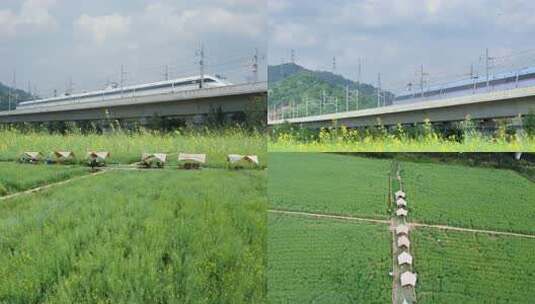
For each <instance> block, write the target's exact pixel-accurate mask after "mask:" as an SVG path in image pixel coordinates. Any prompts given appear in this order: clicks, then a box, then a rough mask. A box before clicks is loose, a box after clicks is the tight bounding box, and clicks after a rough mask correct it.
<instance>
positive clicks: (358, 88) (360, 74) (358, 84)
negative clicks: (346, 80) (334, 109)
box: [357, 58, 362, 111]
mask: <svg viewBox="0 0 535 304" xmlns="http://www.w3.org/2000/svg"><path fill="white" fill-rule="evenodd" d="M361 76H362V59H361V58H359V67H358V74H357V111H358V109H359V98H360V77H361Z"/></svg>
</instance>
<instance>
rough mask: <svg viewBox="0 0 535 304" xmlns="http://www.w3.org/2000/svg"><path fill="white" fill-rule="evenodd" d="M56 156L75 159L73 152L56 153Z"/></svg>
mask: <svg viewBox="0 0 535 304" xmlns="http://www.w3.org/2000/svg"><path fill="white" fill-rule="evenodd" d="M54 154H55V155H56V157H58V158H71V157H74V152H71V151H55V152H54Z"/></svg>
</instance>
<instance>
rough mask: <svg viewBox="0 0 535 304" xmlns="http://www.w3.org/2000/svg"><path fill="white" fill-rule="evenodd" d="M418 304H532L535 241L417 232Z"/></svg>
mask: <svg viewBox="0 0 535 304" xmlns="http://www.w3.org/2000/svg"><path fill="white" fill-rule="evenodd" d="M411 237H412V239H413V244H414V247H413V248H414V250H415V267H416V272H417V273H418V280H419V282H418V284H419V285H418V288H417V295H418V298H419V303H424V304H425V303H467V304H470V303H474V304H476V303H531V302H533V299H534V298H535V289H534V288H533V286H532V285H533V282H534V281H535V264H534V263H533V260H534V259H535V240H531V239H523V238H515V237H492V236H488V235H481V234H478V235H475V234H471V233H464V232H442V231H438V230H428V229H417V230H415V231H414V232H413V233H412V234H411Z"/></svg>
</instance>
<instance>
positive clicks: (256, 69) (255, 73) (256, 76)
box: [253, 49, 258, 82]
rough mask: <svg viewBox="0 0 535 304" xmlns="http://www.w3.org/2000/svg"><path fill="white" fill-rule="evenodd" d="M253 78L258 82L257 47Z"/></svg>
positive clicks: (254, 57)
mask: <svg viewBox="0 0 535 304" xmlns="http://www.w3.org/2000/svg"><path fill="white" fill-rule="evenodd" d="M253 79H254V82H258V49H255V53H254V56H253Z"/></svg>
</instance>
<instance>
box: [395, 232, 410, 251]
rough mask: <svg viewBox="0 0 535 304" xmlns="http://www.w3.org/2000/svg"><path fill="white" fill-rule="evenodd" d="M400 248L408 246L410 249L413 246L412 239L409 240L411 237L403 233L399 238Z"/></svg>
mask: <svg viewBox="0 0 535 304" xmlns="http://www.w3.org/2000/svg"><path fill="white" fill-rule="evenodd" d="M397 243H398V248H406V249H409V248H410V247H411V241H409V238H408V237H406V236H404V235H402V236H400V237H399V238H398V241H397Z"/></svg>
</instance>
